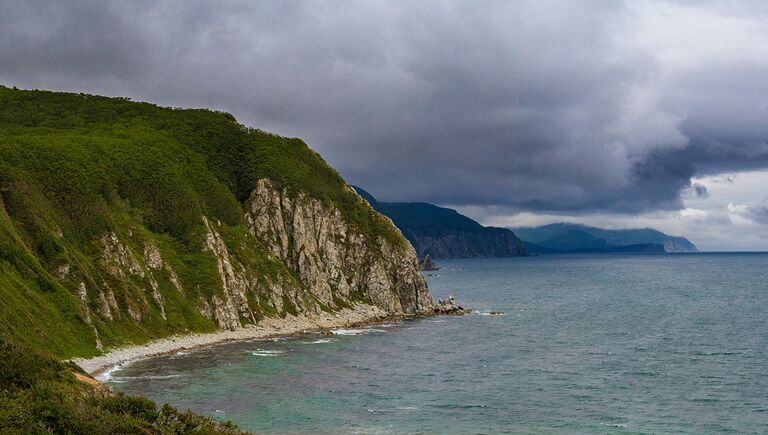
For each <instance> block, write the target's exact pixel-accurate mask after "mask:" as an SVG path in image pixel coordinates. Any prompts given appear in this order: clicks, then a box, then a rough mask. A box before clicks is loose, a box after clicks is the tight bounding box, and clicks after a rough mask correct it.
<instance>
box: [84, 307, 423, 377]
mask: <svg viewBox="0 0 768 435" xmlns="http://www.w3.org/2000/svg"><path fill="white" fill-rule="evenodd" d="M407 317H409V316H407V315H400V314H391V313H388V312H386V311H384V310H383V309H381V308H378V307H374V306H371V305H365V304H356V305H354V306H353V308H351V309H350V308H345V309H343V310H341V311H339V312H337V313H326V312H322V313H320V314H315V315H311V316H306V315H303V314H300V315H298V316H293V315H290V314H288V315H287V316H286V317H285V318H279V317H277V318H273V317H267V318H264V319H262V320H260V321H259V323H257V324H255V325H248V326H245V327H243V328H240V329H236V330H234V331H230V330H222V331H217V332H206V333H192V334H185V335H173V336H170V337H166V338H160V339H157V340H152V341H150V342H148V343H145V344H140V345H129V346H125V347H120V348H114V349H109V350H108V351H107V352H106V353H104V354H103V355H99V356H96V357H93V358H72V359H71V360H70V361H72V362H73V363H75V364H77V365H78V366H79V367H80V368H81V369H83V370H84V371H85V372H86V373H88V374H89V375H91V376H92V377H94V378H95V379H97V380H99V381H103V380H104V379H103V376H104V375H105V374H106V375H108V374H109V373H111V372H112V371H114V370H115V369H116V368H118V367H120V366H123V365H126V364H130V363H132V362H135V361H138V360H142V359H146V358H151V357H154V356H161V355H168V354H171V353H175V352H178V351H182V350H190V349H197V348H202V347H207V346H212V345H216V344H222V343H227V342H232V341H243V340H260V339H268V338H275V337H285V336H292V335H300V334H305V333H309V332H313V331H319V330H323V329H331V328H347V327H352V326H362V325H366V324H373V323H380V322H383V321H387V320H402V319H404V318H407ZM100 377H102V379H99V378H100Z"/></svg>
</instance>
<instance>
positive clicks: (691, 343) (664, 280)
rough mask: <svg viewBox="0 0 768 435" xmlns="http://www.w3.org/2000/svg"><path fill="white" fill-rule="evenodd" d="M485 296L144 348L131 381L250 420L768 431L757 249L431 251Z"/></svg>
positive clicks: (449, 274)
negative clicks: (199, 346)
mask: <svg viewBox="0 0 768 435" xmlns="http://www.w3.org/2000/svg"><path fill="white" fill-rule="evenodd" d="M440 265H441V266H444V267H445V268H446V269H445V270H442V271H440V272H437V274H438V275H439V276H430V277H428V281H429V285H430V289H431V291H432V293H433V294H434V295H435V296H436V297H442V296H444V295H446V294H447V293H449V292H454V293H455V294H456V296H457V298H458V299H459V300H460V301H461V302H464V303H466V304H467V305H470V306H472V307H473V308H475V309H477V310H479V311H480V312H481V313H487V312H488V311H490V310H495V311H503V312H504V313H505V314H504V315H501V316H490V315H482V314H475V315H469V316H465V317H440V318H431V319H422V320H413V321H407V322H403V323H400V324H397V325H384V326H382V327H373V328H365V329H364V330H361V331H349V332H348V333H349V334H355V333H357V334H358V335H337V336H334V337H322V336H320V335H309V336H305V337H299V338H293V339H287V340H280V341H274V342H250V343H237V344H228V345H222V346H218V347H214V348H210V349H205V350H199V351H195V352H191V353H190V354H188V355H176V356H172V357H162V358H155V359H150V360H145V361H141V362H138V363H135V364H134V365H131V366H129V367H127V368H125V369H123V370H120V371H118V372H116V373H115V374H114V378H113V380H112V381H111V382H112V385H113V386H114V387H115V388H116V389H117V390H121V391H125V392H127V393H133V394H144V395H147V396H149V397H150V398H152V399H155V400H157V401H159V402H169V403H171V404H173V405H176V406H178V407H182V408H191V409H194V410H196V411H200V412H203V413H206V414H209V415H212V416H218V417H222V418H228V419H231V420H233V421H234V422H235V423H237V424H239V425H240V426H241V427H242V428H245V429H251V430H254V431H259V432H264V431H266V432H269V431H273V432H328V433H330V432H333V433H337V432H363V433H383V432H395V433H401V432H429V433H446V432H447V433H499V432H569V433H573V432H585V433H593V432H618V433H631V432H632V433H634V432H656V433H659V432H670V433H671V432H674V433H684V432H696V433H700V432H716V431H733V432H756V433H768V320H767V316H766V314H767V311H768V255H763V254H749V255H739V254H708V255H568V256H566V255H563V256H541V257H532V258H512V259H468V260H453V261H441V262H440Z"/></svg>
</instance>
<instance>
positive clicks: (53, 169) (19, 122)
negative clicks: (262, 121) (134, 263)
mask: <svg viewBox="0 0 768 435" xmlns="http://www.w3.org/2000/svg"><path fill="white" fill-rule="evenodd" d="M265 177H268V178H270V179H271V180H272V181H273V182H274V183H276V184H277V185H278V186H280V187H284V188H287V189H288V191H289V192H290V191H299V190H301V191H303V192H305V193H306V194H308V195H311V196H312V197H315V198H318V199H320V200H322V201H324V202H328V203H332V204H334V205H336V206H337V207H338V208H339V209H340V211H341V213H342V215H343V217H344V219H345V220H346V221H347V222H350V223H351V224H352V225H354V226H356V227H357V228H359V229H360V231H362V232H363V233H364V234H368V235H371V236H384V237H386V238H387V239H389V240H394V241H398V240H400V236H399V234H397V231H396V230H395V229H394V228H393V227H392V226H391V225H390V224H389V223H388V221H387V220H386V219H385V218H383V217H381V216H380V215H378V214H377V213H376V212H374V211H373V210H372V209H371V208H370V207H368V206H366V205H365V204H364V203H363V202H362V201H360V200H359V198H358V197H357V195H356V194H355V193H354V192H353V191H351V190H350V189H349V188H348V187H347V185H346V183H345V182H344V180H343V179H342V178H341V177H340V176H339V174H338V173H337V172H336V171H334V170H333V169H332V168H330V167H329V166H328V165H327V164H325V162H324V161H323V160H322V159H321V158H320V157H319V155H318V154H317V153H315V152H314V151H312V150H310V149H309V148H308V147H307V146H306V145H305V144H304V143H303V142H302V141H301V140H299V139H288V138H283V137H280V136H276V135H273V134H270V133H266V132H263V131H260V130H255V129H250V128H246V127H244V126H243V125H241V124H238V123H237V122H236V121H235V119H234V118H233V117H232V116H231V115H229V114H227V113H221V112H214V111H210V110H181V109H170V108H162V107H158V106H155V105H152V104H146V103H135V102H131V101H128V100H127V99H121V98H106V97H99V96H91V95H83V94H70V93H56V92H46V91H22V90H16V89H10V88H6V87H0V335H1V336H0V338H2V337H6V338H12V339H13V340H15V341H17V342H19V343H22V344H24V345H26V346H29V347H31V348H32V349H38V350H42V351H45V352H47V353H49V354H51V355H54V356H56V357H71V356H90V355H94V354H96V353H97V352H98V350H97V345H96V344H95V343H94V334H97V337H96V338H97V340H100V342H101V343H102V344H103V346H105V347H108V346H114V345H120V344H126V343H138V342H142V341H146V340H147V339H150V338H155V337H160V336H164V335H168V334H171V333H177V332H186V331H208V330H213V329H215V328H216V324H215V323H214V322H213V321H212V320H210V319H209V318H207V317H205V316H203V315H201V309H200V308H199V302H198V301H199V300H202V299H201V298H202V297H205V298H208V299H209V298H210V297H211V296H212V295H216V294H217V292H220V291H221V286H222V284H221V280H220V278H219V275H218V272H217V269H216V268H217V265H216V260H215V258H214V257H213V256H212V255H210V253H208V252H205V248H204V246H202V245H203V239H204V233H205V226H204V223H203V219H202V218H203V216H206V217H208V219H210V220H211V221H213V222H215V223H216V225H217V228H218V229H219V231H220V232H221V235H222V237H223V239H224V242H225V243H226V244H227V247H228V248H229V250H230V251H231V253H232V255H233V256H235V257H237V260H238V261H239V262H240V263H242V264H246V265H248V267H249V268H252V269H253V270H255V271H257V272H258V273H259V275H260V276H266V277H275V280H276V281H278V279H277V277H279V280H280V282H291V283H293V284H292V285H295V286H297V287H300V286H301V283H299V282H298V279H296V277H295V272H292V271H290V270H288V269H287V268H286V266H285V264H283V263H281V262H280V261H277V260H276V259H275V258H273V257H271V256H270V255H268V254H267V250H266V248H264V247H263V246H260V245H259V244H258V241H254V242H253V243H250V242H249V243H248V244H247V246H246V244H244V243H239V241H241V240H243V239H245V238H249V237H251V236H250V235H249V234H248V232H247V230H246V229H245V227H244V225H243V206H242V204H243V202H244V201H245V200H246V199H247V198H248V196H249V195H250V194H251V191H252V189H253V188H254V184H255V182H256V180H258V179H261V178H265ZM110 234H113V235H114V238H115V239H116V240H119V241H120V243H119V244H117V243H114V244H113V245H114V246H113V249H114V250H115V251H116V254H115V257H116V258H121V257H120V255H118V254H121V253H120V252H118V251H120V250H126V249H130V250H131V251H132V252H137V253H142V252H145V251H146V249H147V248H146V247H147V246H153V247H156V248H157V250H158V251H159V253H160V254H161V255H162V258H163V261H164V262H165V264H167V266H168V267H165V268H159V269H157V270H156V271H155V272H154V275H150V274H147V275H146V276H145V274H144V272H143V271H142V270H137V271H136V274H135V276H134V275H131V276H125V277H122V276H119V273H122V272H120V271H117V272H119V273H118V274H117V275H116V273H112V274H110V273H108V271H109V264H107V261H106V260H105V258H104V256H105V253H104V252H105V251H104V249H105V248H104V247H105V246H112V245H110V243H111V242H110V240H109V239H108V237H109V236H110ZM105 237H107V239H105ZM251 239H252V237H251ZM370 239H371V240H373V239H374V237H371V238H370ZM252 241H253V240H252ZM121 255H122V254H121ZM121 267H123V268H125V267H130V265H121ZM116 276H118V277H117V278H116ZM177 283H180V284H181V285H177ZM175 286H176V287H177V288H174V287H175ZM154 287H157V291H156V293H157V294H154V293H152V294H151V295H150V294H149V293H147V289H148V288H154ZM104 289H109V291H110V292H111V293H109V295H108V296H109V297H106V296H105V295H104V292H103V290H104ZM112 294H114V300H115V301H116V302H117V303H116V304H114V305H113V300H112V299H111V298H112ZM258 296H259V295H258V294H257V295H250V294H249V295H248V297H249V300H248V304H249V305H250V306H251V307H252V308H253V311H254V312H255V313H257V315H281V314H282V315H284V314H285V312H287V311H291V310H292V308H291V304H290V301H288V302H289V303H287V304H286V305H285V306H284V307H283V308H282V310H277V309H276V308H275V307H273V306H270V305H269V304H268V303H265V300H266V299H265V298H259V297H258ZM153 298H157V299H162V300H163V301H165V302H166V303H165V304H164V307H163V306H158V304H156V303H153V301H152V299H153ZM84 301H86V302H84ZM99 301H101V302H99ZM83 304H86V308H87V309H84V308H83ZM196 304H197V305H196ZM118 305H119V306H120V307H121V310H122V307H126V306H127V307H128V311H127V312H126V311H125V310H122V311H115V312H111V311H112V310H110V309H109V306H118ZM105 307H106V308H105ZM325 308H327V309H333V307H325ZM325 308H324V309H325ZM99 310H101V311H106V312H111V313H109V314H108V315H109V316H111V317H114V318H112V319H110V321H105V320H104V316H106V315H107V314H104V315H101V316H97V315H89V314H88V311H90V312H91V313H96V312H97V311H99ZM128 314H130V315H128ZM136 316H138V317H139V318H140V319H141V321H136ZM132 317H134V318H132Z"/></svg>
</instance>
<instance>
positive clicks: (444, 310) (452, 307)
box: [434, 295, 472, 316]
mask: <svg viewBox="0 0 768 435" xmlns="http://www.w3.org/2000/svg"><path fill="white" fill-rule="evenodd" d="M434 310H435V314H447V315H452V316H463V315H465V314H469V313H471V312H472V310H471V309H469V308H465V307H464V306H463V305H459V304H457V303H456V298H455V297H454V296H453V295H448V297H447V298H445V299H440V300H438V301H437V303H436V304H435V307H434Z"/></svg>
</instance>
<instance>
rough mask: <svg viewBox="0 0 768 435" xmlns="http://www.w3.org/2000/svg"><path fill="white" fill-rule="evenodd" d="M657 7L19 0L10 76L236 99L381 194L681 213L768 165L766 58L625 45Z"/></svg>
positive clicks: (128, 91) (218, 103) (230, 102)
mask: <svg viewBox="0 0 768 435" xmlns="http://www.w3.org/2000/svg"><path fill="white" fill-rule="evenodd" d="M675 5H676V7H679V8H699V7H700V8H703V9H707V10H714V11H717V10H719V8H720V9H722V8H724V7H726V6H727V5H726V6H720V5H719V4H718V3H708V4H705V5H703V6H699V4H697V3H677V4H675ZM731 6H733V5H731ZM731 13H732V14H743V15H744V16H747V17H749V16H753V17H754V16H757V15H761V14H762V15H763V16H764V14H765V10H764V7H763V6H761V5H760V4H759V3H743V4H740V5H739V7H736V8H732V9H731ZM647 14H648V12H647V11H643V10H638V9H637V8H636V7H633V6H632V4H624V3H621V2H612V1H585V2H565V1H562V2H554V1H529V2H525V1H523V2H503V1H442V2H437V1H419V2H407V1H401V2H389V1H387V2H385V1H369V2H346V1H345V2H341V1H327V2H311V1H291V0H274V1H260V2H250V1H228V2H213V1H200V0H194V1H191V0H190V1H181V0H175V1H172V0H166V1H157V2H156V1H133V2H113V1H85V0H80V1H75V0H65V1H59V2H43V1H30V0H24V1H8V0H6V1H4V2H3V3H2V4H0V82H3V83H6V84H9V85H17V86H20V87H38V88H56V89H64V90H76V91H88V92H94V93H104V94H109V95H127V96H130V97H132V98H134V99H141V100H149V101H154V102H157V103H160V104H168V105H174V106H207V107H213V108H218V109H222V110H227V111H230V112H232V113H234V114H235V115H236V116H237V117H238V119H240V120H241V122H245V123H247V124H249V125H253V126H257V127H259V128H263V129H267V130H272V131H276V132H278V133H281V134H285V135H290V136H298V137H302V138H304V139H305V140H307V142H308V143H309V144H310V145H311V146H313V147H314V148H315V149H317V150H318V151H319V152H320V153H321V154H322V155H323V156H324V157H326V159H327V160H328V161H329V162H331V163H332V164H333V165H335V166H336V167H337V168H338V169H339V170H340V171H341V173H342V174H343V175H344V176H345V177H346V178H347V179H348V180H350V181H351V182H354V183H356V184H359V185H361V186H363V187H365V188H366V189H368V190H370V191H371V192H372V193H374V194H376V195H377V196H379V197H380V198H381V199H383V200H426V201H431V202H437V203H443V204H454V205H465V206H497V207H502V208H504V209H507V210H530V211H547V212H562V211H569V212H572V213H587V212H591V211H603V212H609V213H631V212H639V211H646V210H671V209H676V208H679V207H681V205H682V199H681V193H682V192H685V191H687V190H689V189H691V188H692V186H691V185H690V178H691V176H693V175H696V174H716V173H719V172H722V171H733V170H740V169H745V168H764V167H768V146H766V140H768V122H765V121H766V118H767V117H768V101H766V100H765V99H764V97H763V96H764V95H768V82H766V81H765V80H764V77H765V76H766V75H768V62H763V61H762V60H761V59H750V55H751V53H752V51H751V50H752V48H750V47H740V46H738V44H736V43H734V50H735V51H736V52H738V50H742V51H743V53H744V58H738V57H736V58H730V59H725V60H723V61H721V62H719V63H718V62H710V63H708V64H706V68H703V69H701V68H689V70H687V71H688V75H686V76H684V77H678V76H675V75H674V74H672V73H670V72H669V70H670V68H668V67H667V65H666V64H665V63H664V62H666V60H664V59H666V58H664V56H662V55H661V54H659V52H657V51H655V49H653V48H648V47H647V45H648V44H644V41H637V40H634V39H632V35H634V34H635V33H637V32H636V31H635V30H636V28H642V27H643V25H644V23H646V22H648V21H649V20H650V19H649V18H648V17H647ZM764 22H765V21H764ZM766 29H768V26H766V27H765V28H763V29H762V30H763V31H765V30H766ZM737 42H738V41H737ZM759 42H760V41H755V43H759ZM663 48H664V47H661V49H663ZM703 49H704V50H706V46H704V48H703ZM662 54H663V53H662ZM678 69H680V68H678ZM693 189H694V190H696V191H698V189H697V187H696V186H693Z"/></svg>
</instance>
